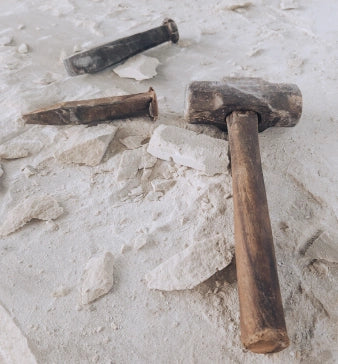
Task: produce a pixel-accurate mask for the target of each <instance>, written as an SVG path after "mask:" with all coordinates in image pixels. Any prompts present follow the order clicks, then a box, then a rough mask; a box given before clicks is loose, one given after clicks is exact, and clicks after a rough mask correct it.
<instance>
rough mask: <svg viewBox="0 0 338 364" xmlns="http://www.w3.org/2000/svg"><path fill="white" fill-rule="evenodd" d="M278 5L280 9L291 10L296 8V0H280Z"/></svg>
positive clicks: (297, 6)
mask: <svg viewBox="0 0 338 364" xmlns="http://www.w3.org/2000/svg"><path fill="white" fill-rule="evenodd" d="M279 7H280V8H281V9H282V10H292V9H298V8H299V5H298V1H297V0H281V2H280V4H279Z"/></svg>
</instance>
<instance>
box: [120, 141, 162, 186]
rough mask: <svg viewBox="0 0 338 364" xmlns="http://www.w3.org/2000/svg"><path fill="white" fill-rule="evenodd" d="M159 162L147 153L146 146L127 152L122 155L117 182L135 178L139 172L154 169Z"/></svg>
mask: <svg viewBox="0 0 338 364" xmlns="http://www.w3.org/2000/svg"><path fill="white" fill-rule="evenodd" d="M156 161H157V158H154V157H153V156H152V155H150V154H149V153H148V152H147V148H146V146H143V147H141V148H137V149H131V150H125V151H124V152H123V153H122V157H121V161H120V165H119V169H118V171H117V180H118V181H123V180H126V179H131V178H134V177H135V176H136V175H137V172H138V170H140V169H145V168H152V167H153V166H154V165H155V163H156Z"/></svg>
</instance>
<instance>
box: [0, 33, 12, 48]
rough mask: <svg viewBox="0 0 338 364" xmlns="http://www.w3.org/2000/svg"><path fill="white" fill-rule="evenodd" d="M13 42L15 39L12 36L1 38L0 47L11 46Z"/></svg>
mask: <svg viewBox="0 0 338 364" xmlns="http://www.w3.org/2000/svg"><path fill="white" fill-rule="evenodd" d="M12 42H13V37H12V36H11V35H4V36H2V37H0V46H9V45H11V44H12Z"/></svg>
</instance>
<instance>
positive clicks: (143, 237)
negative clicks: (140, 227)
mask: <svg viewBox="0 0 338 364" xmlns="http://www.w3.org/2000/svg"><path fill="white" fill-rule="evenodd" d="M152 242H153V238H152V236H151V235H150V234H145V233H143V234H140V235H138V236H137V237H136V239H135V241H134V249H136V250H140V249H142V248H143V247H144V246H146V245H148V244H151V243H152Z"/></svg>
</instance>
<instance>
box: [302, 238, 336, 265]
mask: <svg viewBox="0 0 338 364" xmlns="http://www.w3.org/2000/svg"><path fill="white" fill-rule="evenodd" d="M305 255H307V256H308V257H310V258H312V259H323V260H326V261H328V262H331V263H338V237H337V236H336V237H335V239H334V238H333V237H332V236H331V235H329V234H328V233H327V232H323V233H322V234H320V235H319V237H318V238H317V239H316V240H315V241H314V242H313V243H312V244H311V245H310V247H309V248H308V249H307V250H306V252H305Z"/></svg>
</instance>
